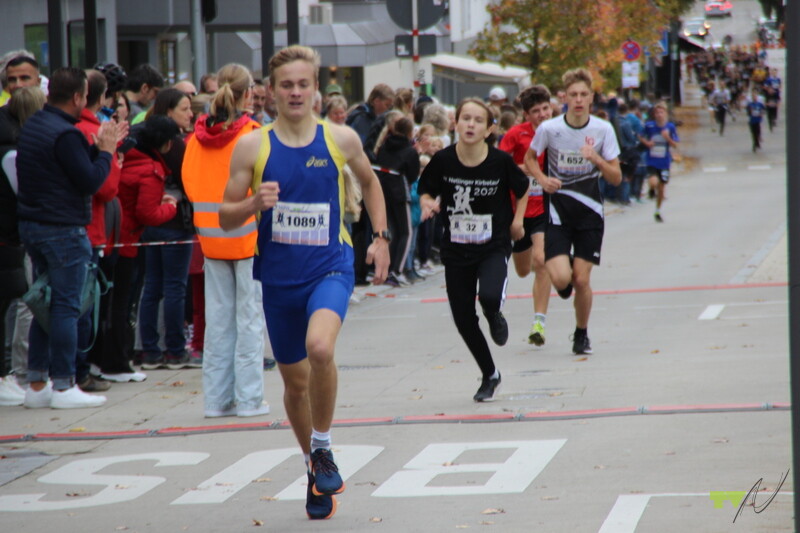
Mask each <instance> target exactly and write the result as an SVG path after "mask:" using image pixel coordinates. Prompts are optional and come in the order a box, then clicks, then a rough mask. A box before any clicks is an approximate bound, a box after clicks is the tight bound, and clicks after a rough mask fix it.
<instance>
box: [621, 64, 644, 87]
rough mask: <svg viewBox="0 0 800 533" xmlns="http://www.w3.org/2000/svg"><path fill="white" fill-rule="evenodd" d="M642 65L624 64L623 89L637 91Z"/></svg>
mask: <svg viewBox="0 0 800 533" xmlns="http://www.w3.org/2000/svg"><path fill="white" fill-rule="evenodd" d="M639 72H640V65H639V62H638V61H623V62H622V88H623V89H636V88H638V87H639Z"/></svg>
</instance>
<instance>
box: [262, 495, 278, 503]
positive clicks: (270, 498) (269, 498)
mask: <svg viewBox="0 0 800 533" xmlns="http://www.w3.org/2000/svg"><path fill="white" fill-rule="evenodd" d="M259 500H261V501H262V502H276V501H278V498H276V497H275V496H262V497H260V498H259Z"/></svg>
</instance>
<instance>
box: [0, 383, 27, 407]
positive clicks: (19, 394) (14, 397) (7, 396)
mask: <svg viewBox="0 0 800 533" xmlns="http://www.w3.org/2000/svg"><path fill="white" fill-rule="evenodd" d="M24 401H25V391H23V390H22V389H20V388H19V385H17V380H16V379H15V378H14V376H6V377H4V378H0V406H4V407H6V406H12V405H22V402H24Z"/></svg>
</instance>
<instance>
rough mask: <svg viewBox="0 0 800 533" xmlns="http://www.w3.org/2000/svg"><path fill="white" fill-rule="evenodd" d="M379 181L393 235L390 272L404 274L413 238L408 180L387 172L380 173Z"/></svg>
mask: <svg viewBox="0 0 800 533" xmlns="http://www.w3.org/2000/svg"><path fill="white" fill-rule="evenodd" d="M378 179H379V180H380V183H381V188H382V189H383V198H384V201H385V202H386V222H387V223H388V225H389V231H391V233H392V241H391V242H390V243H389V256H390V258H391V264H390V266H389V270H390V271H392V272H394V273H395V274H402V273H403V268H404V267H405V264H406V256H407V255H408V245H409V238H410V237H411V209H410V208H409V205H408V189H407V188H406V179H405V178H404V177H403V176H395V175H393V174H388V173H385V172H379V173H378Z"/></svg>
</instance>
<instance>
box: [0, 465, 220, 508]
mask: <svg viewBox="0 0 800 533" xmlns="http://www.w3.org/2000/svg"><path fill="white" fill-rule="evenodd" d="M208 457H209V454H207V453H200V452H154V453H140V454H133V455H115V456H113V457H101V458H97V459H80V460H77V461H72V462H70V463H67V464H65V465H64V466H62V467H61V468H59V469H57V470H54V471H53V472H50V473H49V474H45V475H44V476H42V477H40V478H39V479H38V481H40V482H42V483H52V484H56V485H72V486H75V485H101V486H102V487H103V489H102V490H101V491H100V492H98V493H97V494H93V495H91V496H87V497H85V498H80V497H74V496H73V497H71V498H70V499H69V500H55V501H53V500H49V501H42V498H44V497H46V496H47V494H46V493H42V494H10V495H8V496H0V511H62V510H64V509H79V508H82V507H95V506H97V505H109V504H112V503H121V502H127V501H131V500H135V499H136V498H138V497H139V496H141V495H143V494H145V493H146V492H149V491H151V490H153V489H154V488H156V487H157V486H159V485H161V484H162V483H164V482H165V481H166V478H163V477H160V476H142V475H132V476H125V475H122V474H96V472H99V471H100V470H102V469H104V468H106V467H108V466H111V465H114V464H119V463H129V462H133V461H157V462H156V464H155V466H157V467H159V466H193V465H196V464H198V463H201V462H202V461H205V460H206V459H207V458H208ZM123 489H124V490H123Z"/></svg>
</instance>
